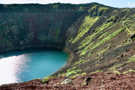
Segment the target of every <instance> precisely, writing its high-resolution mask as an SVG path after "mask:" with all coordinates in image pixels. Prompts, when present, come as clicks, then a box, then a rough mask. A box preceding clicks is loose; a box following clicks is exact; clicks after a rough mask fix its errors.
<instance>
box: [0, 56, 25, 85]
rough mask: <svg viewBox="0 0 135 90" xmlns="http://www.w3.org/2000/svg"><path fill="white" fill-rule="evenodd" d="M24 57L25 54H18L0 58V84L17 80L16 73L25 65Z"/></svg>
mask: <svg viewBox="0 0 135 90" xmlns="http://www.w3.org/2000/svg"><path fill="white" fill-rule="evenodd" d="M26 58H27V56H26V55H19V56H11V57H5V58H2V59H0V72H1V73H0V84H5V83H6V84H7V83H15V82H19V81H20V80H19V78H18V75H19V73H20V72H21V70H23V68H24V67H25V65H26V64H25V63H26V62H27V59H26Z"/></svg>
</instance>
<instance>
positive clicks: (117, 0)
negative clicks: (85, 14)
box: [0, 0, 135, 8]
mask: <svg viewBox="0 0 135 90" xmlns="http://www.w3.org/2000/svg"><path fill="white" fill-rule="evenodd" d="M57 2H60V3H74V4H80V3H91V2H97V3H101V4H104V5H108V6H112V7H119V8H124V7H135V0H0V3H2V4H13V3H16V4H22V3H40V4H48V3H57Z"/></svg>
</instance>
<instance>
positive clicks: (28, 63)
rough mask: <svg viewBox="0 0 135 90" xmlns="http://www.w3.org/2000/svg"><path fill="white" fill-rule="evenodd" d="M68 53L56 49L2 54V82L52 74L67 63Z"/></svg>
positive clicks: (0, 59) (0, 69)
mask: <svg viewBox="0 0 135 90" xmlns="http://www.w3.org/2000/svg"><path fill="white" fill-rule="evenodd" d="M67 58H68V55H67V54H66V53H64V52H61V51H55V50H44V51H43V50H35V51H33V50H32V51H23V52H10V53H6V54H1V55H0V72H1V73H0V84H7V83H16V82H23V81H29V80H32V79H36V78H43V77H45V76H48V75H51V74H53V73H54V72H56V71H57V70H58V69H60V68H61V67H62V66H64V65H65V63H66V60H67Z"/></svg>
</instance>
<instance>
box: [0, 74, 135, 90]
mask: <svg viewBox="0 0 135 90" xmlns="http://www.w3.org/2000/svg"><path fill="white" fill-rule="evenodd" d="M65 79H66V78H64V77H58V78H53V79H51V80H49V81H48V82H47V83H46V84H42V83H41V80H39V79H37V80H32V81H29V82H26V83H19V84H10V85H3V86H0V90H135V73H129V74H113V73H95V74H91V75H86V76H79V77H77V78H75V79H72V82H71V83H69V84H65V85H62V84H61V82H62V81H63V80H65Z"/></svg>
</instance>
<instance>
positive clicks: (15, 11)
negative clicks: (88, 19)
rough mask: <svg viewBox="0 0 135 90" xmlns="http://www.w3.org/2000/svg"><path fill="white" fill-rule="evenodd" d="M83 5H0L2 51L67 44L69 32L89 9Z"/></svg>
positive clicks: (55, 46) (0, 46)
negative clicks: (83, 7) (82, 6)
mask: <svg viewBox="0 0 135 90" xmlns="http://www.w3.org/2000/svg"><path fill="white" fill-rule="evenodd" d="M79 7H80V6H79V5H78V6H74V5H66V4H65V6H64V5H63V4H52V5H51V4H50V5H38V4H30V5H0V52H5V51H10V50H22V49H26V48H42V47H46V48H58V49H63V48H64V47H65V40H66V35H65V33H66V31H67V30H68V28H69V27H70V26H71V25H72V24H73V22H75V21H76V20H77V19H78V18H79V17H80V16H81V15H82V14H84V13H86V12H85V10H83V11H81V10H79Z"/></svg>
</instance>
